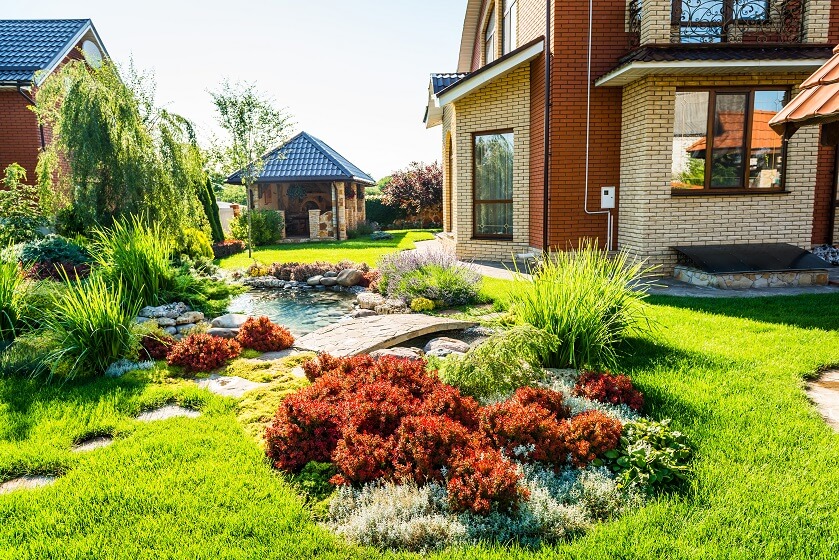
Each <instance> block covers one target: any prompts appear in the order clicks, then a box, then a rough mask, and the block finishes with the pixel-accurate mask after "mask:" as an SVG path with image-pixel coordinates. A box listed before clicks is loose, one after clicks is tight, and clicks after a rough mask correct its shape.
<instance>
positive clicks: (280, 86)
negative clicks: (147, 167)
mask: <svg viewBox="0 0 839 560" xmlns="http://www.w3.org/2000/svg"><path fill="white" fill-rule="evenodd" d="M465 9H466V0H422V1H417V0H407V1H406V0H349V1H348V0H296V1H291V0H275V1H248V0H240V1H236V0H233V1H231V0H226V1H224V2H222V1H219V0H207V1H203V2H183V1H181V0H168V1H163V0H147V1H144V2H122V1H114V0H74V1H72V2H67V0H40V1H39V2H14V3H11V2H10V3H7V5H6V6H4V9H3V14H2V16H0V17H3V18H91V19H92V20H93V23H94V25H95V26H96V29H97V31H98V32H99V35H100V36H101V38H102V41H103V43H104V44H105V47H106V48H107V49H108V52H109V54H110V55H111V57H112V58H113V59H115V60H116V61H117V62H119V63H124V62H127V61H128V58H129V56H133V57H134V61H135V63H136V65H137V66H138V67H139V68H140V69H150V70H153V71H154V73H155V75H156V77H157V93H158V101H159V102H165V103H166V104H167V106H168V107H169V108H170V109H171V110H173V111H175V112H178V113H180V114H182V115H184V116H185V117H187V118H190V119H192V120H193V121H195V122H196V124H197V125H198V126H199V127H200V128H201V129H203V130H205V131H208V130H212V127H213V126H214V124H213V108H212V104H211V102H210V97H209V95H208V94H207V90H208V89H214V88H215V87H216V86H217V84H218V83H219V82H221V80H222V79H223V78H225V77H228V78H230V79H232V80H240V79H241V80H248V81H254V82H256V83H257V84H258V86H259V87H260V89H262V90H263V91H265V92H267V93H269V94H270V95H272V96H273V97H274V98H275V99H276V101H277V102H278V103H279V104H280V105H284V106H287V107H288V109H289V110H290V112H291V113H292V114H293V115H294V117H295V120H296V121H297V128H298V130H306V131H307V132H310V133H311V134H313V135H315V136H318V137H320V138H321V139H322V140H324V141H326V142H327V143H328V144H330V145H332V147H333V148H335V149H336V150H338V151H339V152H341V153H342V154H343V155H344V156H346V157H347V158H348V159H350V161H352V162H353V163H356V164H357V165H358V166H359V167H361V168H362V169H364V170H366V171H368V172H370V173H371V174H373V175H374V177H376V178H377V179H378V178H380V177H382V176H384V175H386V174H388V173H390V172H391V171H392V170H394V169H397V168H400V167H403V166H405V165H407V164H408V163H409V162H410V161H412V160H425V161H432V160H439V159H440V143H441V141H440V129H439V128H435V129H432V130H430V131H427V130H425V125H423V124H422V115H423V109H424V106H425V103H426V101H427V87H428V74H429V73H430V72H453V71H454V70H455V69H456V65H457V54H458V48H459V42H460V33H461V27H462V24H463V15H464V11H465Z"/></svg>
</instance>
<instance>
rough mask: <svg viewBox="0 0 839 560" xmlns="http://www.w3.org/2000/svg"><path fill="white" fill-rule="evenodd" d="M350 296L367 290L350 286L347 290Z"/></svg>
mask: <svg viewBox="0 0 839 560" xmlns="http://www.w3.org/2000/svg"><path fill="white" fill-rule="evenodd" d="M345 291H346V292H347V293H348V294H353V295H356V296H357V295H358V294H360V293H363V292H366V291H367V288H365V287H364V286H350V287H349V288H347V289H346V290H345Z"/></svg>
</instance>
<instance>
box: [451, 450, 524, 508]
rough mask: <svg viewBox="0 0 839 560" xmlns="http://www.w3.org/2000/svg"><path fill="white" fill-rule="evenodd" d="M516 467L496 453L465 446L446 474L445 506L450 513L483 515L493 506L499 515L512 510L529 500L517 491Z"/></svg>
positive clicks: (521, 492) (518, 489) (519, 490)
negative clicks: (447, 504)
mask: <svg viewBox="0 0 839 560" xmlns="http://www.w3.org/2000/svg"><path fill="white" fill-rule="evenodd" d="M520 478H521V475H520V474H519V472H518V470H517V469H516V466H515V465H514V464H513V463H511V462H510V461H509V460H507V459H506V458H505V457H504V456H503V455H502V454H501V453H500V452H499V451H497V450H495V449H491V448H487V447H480V446H474V445H473V446H469V447H468V448H467V449H466V451H465V452H464V453H461V454H459V455H458V456H457V457H456V459H455V461H454V463H453V464H452V469H451V472H450V473H449V483H448V489H449V505H450V506H451V508H452V511H466V510H471V511H473V512H475V513H477V514H479V515H487V514H488V513H490V512H491V511H492V506H493V504H496V505H497V507H498V510H499V511H510V510H515V509H516V507H517V506H518V503H519V500H522V499H527V498H529V497H530V496H529V493H528V492H527V490H526V489H524V488H519V486H518V482H519V479H520Z"/></svg>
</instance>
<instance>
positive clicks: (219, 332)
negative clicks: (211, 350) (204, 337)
mask: <svg viewBox="0 0 839 560" xmlns="http://www.w3.org/2000/svg"><path fill="white" fill-rule="evenodd" d="M207 334H208V335H210V336H220V337H221V338H236V336H237V335H238V334H239V329H223V328H211V329H209V330H207Z"/></svg>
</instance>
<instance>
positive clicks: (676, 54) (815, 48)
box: [619, 43, 831, 65]
mask: <svg viewBox="0 0 839 560" xmlns="http://www.w3.org/2000/svg"><path fill="white" fill-rule="evenodd" d="M830 51H831V47H830V46H828V45H808V44H806V43H802V44H797V45H795V44H790V45H761V44H749V43H728V44H720V43H710V44H684V45H666V46H651V45H646V46H643V47H640V48H638V49H635V50H634V51H632V52H631V53H629V54H628V55H626V56H624V57H623V58H622V59H621V60H620V62H619V65H624V64H627V63H630V62H672V61H684V60H710V61H715V60H824V59H826V58H830V56H831V52H830Z"/></svg>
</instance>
